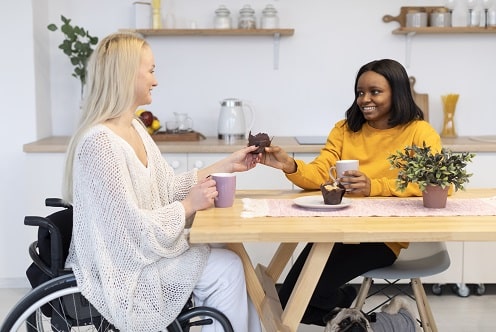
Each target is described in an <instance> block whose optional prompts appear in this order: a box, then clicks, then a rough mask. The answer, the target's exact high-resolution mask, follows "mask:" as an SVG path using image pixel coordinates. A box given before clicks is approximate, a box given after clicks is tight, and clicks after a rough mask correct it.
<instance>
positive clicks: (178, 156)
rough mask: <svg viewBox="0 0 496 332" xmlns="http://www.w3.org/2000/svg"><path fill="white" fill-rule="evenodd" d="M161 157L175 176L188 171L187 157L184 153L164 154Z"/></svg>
mask: <svg viewBox="0 0 496 332" xmlns="http://www.w3.org/2000/svg"><path fill="white" fill-rule="evenodd" d="M162 156H163V157H164V158H165V160H166V161H167V163H168V164H169V165H171V167H172V168H173V169H174V172H175V173H176V174H178V173H183V172H186V171H187V170H188V156H187V154H186V153H164V154H162Z"/></svg>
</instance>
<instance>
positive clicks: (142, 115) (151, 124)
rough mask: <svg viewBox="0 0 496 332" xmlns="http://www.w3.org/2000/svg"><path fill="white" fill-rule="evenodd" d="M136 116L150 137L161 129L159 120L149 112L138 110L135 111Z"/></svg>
mask: <svg viewBox="0 0 496 332" xmlns="http://www.w3.org/2000/svg"><path fill="white" fill-rule="evenodd" d="M136 116H137V117H138V118H139V119H140V120H141V122H143V124H144V125H145V127H146V130H148V133H149V134H150V135H153V134H155V133H156V132H157V131H158V130H159V129H160V128H161V127H162V125H161V124H160V121H159V119H158V118H157V117H156V116H155V115H153V113H152V112H150V111H147V110H144V109H139V110H137V111H136Z"/></svg>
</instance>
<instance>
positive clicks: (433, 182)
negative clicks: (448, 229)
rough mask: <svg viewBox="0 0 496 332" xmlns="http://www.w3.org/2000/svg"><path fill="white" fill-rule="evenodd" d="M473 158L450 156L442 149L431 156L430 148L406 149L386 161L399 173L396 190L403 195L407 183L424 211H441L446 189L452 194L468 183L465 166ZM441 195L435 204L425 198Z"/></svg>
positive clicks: (468, 156) (456, 154) (450, 153)
mask: <svg viewBox="0 0 496 332" xmlns="http://www.w3.org/2000/svg"><path fill="white" fill-rule="evenodd" d="M474 156H475V154H473V153H469V152H463V153H453V152H451V151H450V150H448V149H445V148H442V149H441V151H440V152H437V153H433V152H432V151H431V147H430V146H426V144H425V142H424V143H423V146H422V147H420V146H416V145H412V146H407V147H405V148H404V150H403V151H397V152H396V153H394V154H391V155H390V156H389V157H388V158H387V159H388V161H389V163H390V164H391V168H392V169H394V168H397V169H399V172H398V178H397V181H396V187H397V188H398V189H399V190H401V191H404V190H405V189H406V187H407V185H408V184H409V183H416V184H418V186H419V189H420V190H421V191H422V196H423V202H424V206H425V207H435V208H443V207H445V206H446V199H447V196H448V189H449V188H450V186H453V187H454V189H455V191H458V190H460V189H461V190H463V189H465V188H464V184H465V183H467V182H469V178H470V177H471V176H472V174H471V173H467V170H466V166H467V165H468V163H469V162H471V161H472V158H473V157H474ZM438 191H439V192H441V195H442V197H441V199H440V201H439V203H438V204H437V203H435V202H432V203H431V202H430V201H429V197H430V196H431V195H432V194H434V193H435V192H438Z"/></svg>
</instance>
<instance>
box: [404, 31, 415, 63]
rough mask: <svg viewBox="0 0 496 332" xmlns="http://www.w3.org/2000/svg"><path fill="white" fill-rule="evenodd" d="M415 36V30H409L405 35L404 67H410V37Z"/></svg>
mask: <svg viewBox="0 0 496 332" xmlns="http://www.w3.org/2000/svg"><path fill="white" fill-rule="evenodd" d="M413 36H415V32H409V33H407V34H406V35H405V43H406V46H405V66H406V68H409V67H410V63H411V58H412V39H413Z"/></svg>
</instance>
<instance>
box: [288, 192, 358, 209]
mask: <svg viewBox="0 0 496 332" xmlns="http://www.w3.org/2000/svg"><path fill="white" fill-rule="evenodd" d="M293 202H294V203H295V204H296V205H298V206H301V207H305V208H310V209H329V210H335V209H342V208H345V207H347V206H350V205H351V200H350V199H347V198H344V197H343V200H342V201H341V204H335V205H328V204H324V198H322V195H313V196H302V197H298V198H295V199H294V200H293Z"/></svg>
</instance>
